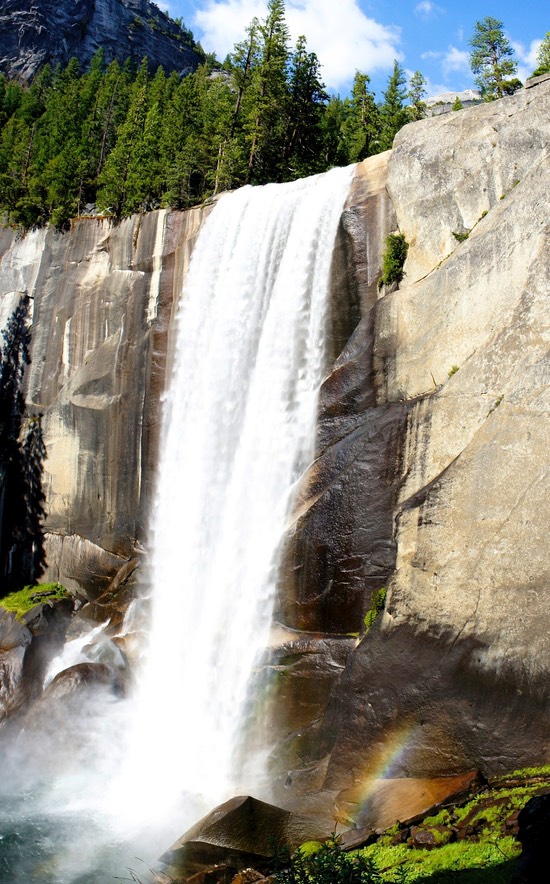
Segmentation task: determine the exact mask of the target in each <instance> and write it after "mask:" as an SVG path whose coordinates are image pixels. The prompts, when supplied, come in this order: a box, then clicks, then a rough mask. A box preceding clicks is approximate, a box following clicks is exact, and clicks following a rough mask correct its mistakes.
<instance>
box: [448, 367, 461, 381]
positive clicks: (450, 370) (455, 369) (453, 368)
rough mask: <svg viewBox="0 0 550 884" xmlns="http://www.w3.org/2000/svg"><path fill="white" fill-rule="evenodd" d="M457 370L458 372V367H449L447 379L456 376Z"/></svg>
mask: <svg viewBox="0 0 550 884" xmlns="http://www.w3.org/2000/svg"><path fill="white" fill-rule="evenodd" d="M458 370H459V366H458V365H451V367H450V369H449V371H448V372H447V377H450V378H452V376H453V375H454V374H456V373H457V371H458Z"/></svg>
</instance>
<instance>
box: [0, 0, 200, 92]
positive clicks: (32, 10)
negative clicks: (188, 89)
mask: <svg viewBox="0 0 550 884" xmlns="http://www.w3.org/2000/svg"><path fill="white" fill-rule="evenodd" d="M188 37H189V35H188V33H187V32H186V31H185V30H182V29H181V28H180V27H179V26H178V25H177V24H176V23H175V22H174V21H172V20H171V19H170V18H168V16H166V15H165V14H164V13H163V12H161V11H160V9H158V7H157V6H155V4H154V3H149V2H148V0H74V2H68V0H61V2H57V0H33V2H32V4H29V3H28V2H24V0H4V2H3V3H2V6H1V9H0V71H1V72H2V73H5V74H7V75H8V76H9V77H13V78H16V79H18V80H28V79H30V78H31V77H33V76H34V74H36V72H37V71H38V70H39V69H40V68H41V67H42V66H43V65H45V64H47V63H49V64H53V65H55V64H66V63H67V62H68V61H69V59H70V58H72V57H73V56H76V57H77V58H78V59H79V61H80V62H81V64H82V65H84V66H85V65H87V64H88V63H89V62H90V59H91V58H92V57H93V55H94V54H95V52H97V50H98V49H99V48H100V47H103V49H104V51H105V57H106V60H107V62H110V61H112V60H113V59H115V58H116V59H118V60H119V61H125V59H127V58H128V57H130V58H133V59H135V60H136V61H140V60H141V59H142V58H143V57H144V56H147V57H148V58H149V59H150V60H151V67H157V66H158V65H162V66H163V67H164V69H165V70H166V71H167V72H171V71H178V72H179V73H182V74H185V73H190V72H191V71H193V70H195V69H196V67H197V66H198V64H199V63H200V61H201V55H200V54H199V53H198V52H197V51H196V50H195V49H193V48H192V46H191V45H190V44H189V39H188Z"/></svg>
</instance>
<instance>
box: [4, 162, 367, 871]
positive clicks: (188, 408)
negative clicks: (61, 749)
mask: <svg viewBox="0 0 550 884" xmlns="http://www.w3.org/2000/svg"><path fill="white" fill-rule="evenodd" d="M352 174H353V167H349V168H346V169H334V170H332V171H330V172H328V173H325V174H324V175H319V176H315V177H314V178H309V179H302V180H300V181H296V182H293V183H291V184H285V185H267V186H265V187H261V188H252V187H245V188H242V189H241V190H239V191H236V192H235V193H233V194H229V195H226V196H224V197H223V198H221V199H220V200H219V201H218V203H217V205H216V207H215V209H214V210H213V211H212V213H211V214H210V216H209V217H208V219H207V221H206V223H205V224H204V226H203V228H202V229H201V233H200V236H199V239H198V241H197V244H196V246H195V249H194V252H193V256H192V261H191V266H190V270H189V274H188V279H187V283H186V289H185V292H184V294H183V297H182V301H181V308H180V312H179V316H178V320H177V344H176V353H175V361H174V372H173V378H172V382H171V384H170V387H169V391H168V393H167V396H166V400H165V412H164V427H163V436H162V438H163V441H162V446H161V457H160V465H159V478H158V489H157V496H156V502H155V506H154V512H153V515H152V521H151V525H150V532H149V543H148V547H149V556H148V565H147V570H146V576H145V579H144V585H143V593H142V595H143V598H142V601H141V602H140V603H138V604H137V608H138V611H137V612H136V606H135V605H133V607H132V610H131V618H132V619H133V621H134V622H135V620H136V618H137V620H139V619H140V616H139V613H140V609H141V619H143V620H144V621H146V622H147V629H148V638H147V641H146V646H145V648H144V651H143V655H142V662H141V665H140V667H139V669H138V672H137V674H136V684H135V691H134V693H133V695H132V696H131V697H130V698H129V699H127V700H124V701H121V700H115V699H113V698H112V697H111V698H109V699H107V698H106V695H105V691H102V690H100V689H98V691H97V692H96V696H95V700H94V702H93V704H92V706H91V707H90V708H89V709H88V710H84V711H83V712H82V711H81V712H79V713H78V716H80V715H81V714H82V716H83V718H82V722H83V726H82V735H83V740H84V743H85V752H84V754H85V756H86V763H85V764H83V763H79V764H77V765H76V772H75V770H74V769H73V770H72V771H71V772H70V773H68V774H67V773H66V772H65V771H64V770H63V764H61V765H60V769H59V770H57V768H56V772H55V775H54V777H53V781H51V782H50V786H49V789H50V791H49V792H48V796H49V797H47V798H46V799H45V800H44V801H42V804H41V813H42V814H46V816H47V813H48V812H51V813H52V814H56V813H57V814H59V813H61V812H62V808H65V811H66V809H67V807H70V810H71V813H76V814H77V815H78V813H81V812H86V813H88V814H91V817H92V818H93V821H94V825H96V824H98V825H99V828H100V829H101V830H102V831H103V832H104V833H105V832H110V833H114V834H113V835H112V836H111V840H112V841H113V843H114V844H115V846H116V848H117V849H118V847H119V846H120V844H122V843H125V844H127V845H130V847H129V848H128V849H129V850H130V852H132V851H133V850H134V849H135V850H138V849H139V850H140V853H139V855H140V856H142V857H144V858H145V859H146V860H147V861H149V862H154V860H155V858H156V856H157V855H158V852H159V851H161V850H162V849H163V848H167V847H168V846H169V845H170V842H171V841H172V840H173V839H174V838H176V837H177V836H178V835H180V834H181V833H182V832H183V831H184V830H185V829H186V828H187V827H188V826H190V825H191V824H192V823H193V822H195V821H196V820H197V819H198V818H199V817H200V816H201V815H202V813H204V812H205V811H207V810H209V809H211V808H212V807H213V806H214V805H216V804H218V803H219V802H221V801H223V800H224V799H226V798H228V797H229V796H231V795H234V794H238V793H241V794H242V793H244V792H249V793H254V792H255V791H256V789H257V784H256V783H255V782H251V781H250V780H246V779H243V773H242V771H240V770H239V769H238V766H237V765H236V764H235V757H236V748H237V746H238V742H239V732H240V729H241V727H242V724H243V721H242V718H243V709H244V707H245V701H246V697H247V685H249V683H250V675H251V672H252V670H253V667H254V662H255V660H256V659H257V657H258V654H259V652H260V651H261V649H262V648H263V647H265V646H266V644H267V640H268V634H269V629H270V622H271V610H272V603H273V598H274V593H275V588H276V587H275V583H276V572H277V553H278V549H279V545H280V542H281V538H282V535H283V532H284V526H285V521H286V519H287V517H288V515H289V512H290V509H291V506H292V500H293V489H294V487H295V484H296V482H297V480H298V479H299V477H300V475H301V473H302V472H303V470H304V468H305V467H306V466H307V465H308V464H309V463H310V461H311V459H312V457H313V453H314V452H313V446H314V437H315V420H316V409H317V398H318V391H319V387H320V384H321V381H322V378H323V373H324V371H325V369H326V367H327V366H326V353H325V345H324V341H325V324H326V315H327V301H328V290H329V283H330V266H331V260H332V250H333V244H334V239H335V236H336V231H337V227H338V223H339V219H340V216H341V213H342V209H343V206H344V202H345V199H346V197H347V193H348V189H349V184H350V181H351V177H352ZM77 651H78V653H80V651H81V648H80V646H79V647H78V649H77ZM68 659H73V657H69V658H68ZM58 666H59V664H58V665H57V666H56V668H58ZM50 677H51V676H50ZM78 716H77V717H78ZM72 727H73V729H74V727H75V722H74V721H73V722H72ZM99 747H101V751H100V752H98V749H99ZM71 751H72V750H70V751H68V752H67V755H70V754H71ZM52 796H53V797H52ZM48 808H49V810H48ZM98 821H99V822H98ZM1 825H2V828H5V825H4V822H2V823H1ZM85 835H86V838H87V841H88V843H90V838H91V837H92V836H91V835H90V831H89V830H88V831H86V833H85ZM102 837H104V838H106V837H107V836H106V835H105V834H104V835H103V836H102ZM94 838H95V835H94V836H93V838H92V843H97V841H94ZM69 840H70V841H71V844H72V847H73V851H72V852H73V853H78V849H77V848H75V843H76V842H75V841H74V840H73V839H72V836H71V839H69ZM99 840H101V839H99ZM136 844H139V848H137V847H135V845H136ZM132 845H133V846H132ZM67 848H68V841H67V838H65V840H64V841H63V842H62V846H61V847H60V850H64V851H66V852H67ZM69 852H70V851H69ZM134 855H135V853H134ZM76 860H77V861H78V858H76ZM122 867H124V864H123V866H122ZM110 868H111V866H109V869H110ZM6 880H14V881H16V880H18V879H17V877H16V876H15V875H14V876H13V877H12V878H10V879H7V878H6ZM21 880H34V879H33V878H32V877H27V878H21ZM36 880H49V879H48V878H37V879H36ZM51 880H55V881H56V882H57V884H61V882H65V881H67V882H71V881H75V882H76V881H82V882H83V881H85V880H88V879H86V878H85V877H84V876H83V875H82V872H81V870H80V871H72V870H66V869H65V867H63V872H62V873H61V872H60V871H59V867H58V868H57V871H56V876H54V877H53V878H52V879H51ZM90 880H98V879H97V878H96V879H94V878H90Z"/></svg>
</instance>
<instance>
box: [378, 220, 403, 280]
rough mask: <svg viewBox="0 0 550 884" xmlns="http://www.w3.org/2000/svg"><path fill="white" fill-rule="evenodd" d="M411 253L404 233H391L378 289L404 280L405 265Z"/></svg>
mask: <svg viewBox="0 0 550 884" xmlns="http://www.w3.org/2000/svg"><path fill="white" fill-rule="evenodd" d="M408 251H409V244H408V242H407V240H406V239H405V237H404V236H403V234H402V233H390V235H389V236H387V237H386V249H385V252H384V255H383V257H382V276H381V277H380V281H379V283H378V288H382V286H383V285H391V284H392V283H394V282H396V283H400V282H401V280H402V279H403V276H404V274H403V265H404V264H405V259H406V257H407V252H408Z"/></svg>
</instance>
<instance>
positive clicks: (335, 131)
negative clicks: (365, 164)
mask: <svg viewBox="0 0 550 884" xmlns="http://www.w3.org/2000/svg"><path fill="white" fill-rule="evenodd" d="M348 111H349V102H348V103H347V104H346V103H345V102H344V101H342V99H341V98H340V96H339V95H336V96H331V98H330V99H329V102H328V104H327V106H326V108H325V112H324V113H323V119H322V131H323V150H322V157H323V166H324V168H325V169H330V168H331V167H332V166H347V165H348V164H349V163H350V162H351V159H350V154H349V145H348V141H347V138H346V120H347V114H348Z"/></svg>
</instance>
